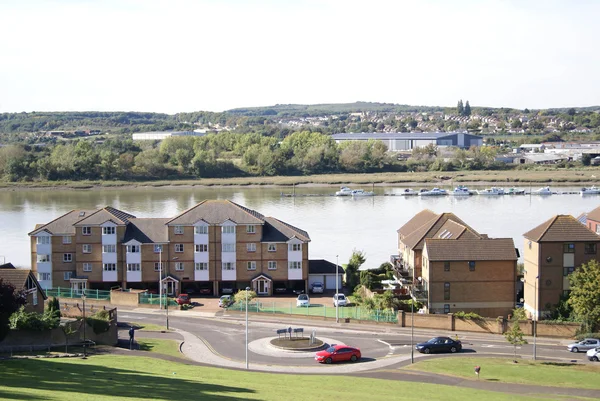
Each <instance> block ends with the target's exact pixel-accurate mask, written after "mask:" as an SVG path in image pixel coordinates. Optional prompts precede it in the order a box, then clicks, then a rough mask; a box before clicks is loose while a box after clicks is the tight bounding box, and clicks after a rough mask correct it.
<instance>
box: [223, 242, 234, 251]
mask: <svg viewBox="0 0 600 401" xmlns="http://www.w3.org/2000/svg"><path fill="white" fill-rule="evenodd" d="M221 251H223V252H235V244H227V243H224V244H221Z"/></svg>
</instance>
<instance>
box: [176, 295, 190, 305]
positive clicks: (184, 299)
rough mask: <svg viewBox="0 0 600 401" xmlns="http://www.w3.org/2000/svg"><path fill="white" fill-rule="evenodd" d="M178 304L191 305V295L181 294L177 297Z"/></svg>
mask: <svg viewBox="0 0 600 401" xmlns="http://www.w3.org/2000/svg"><path fill="white" fill-rule="evenodd" d="M175 301H176V302H177V305H189V304H190V303H191V299H190V296H189V295H188V294H179V295H178V296H177V298H175Z"/></svg>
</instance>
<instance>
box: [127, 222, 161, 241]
mask: <svg viewBox="0 0 600 401" xmlns="http://www.w3.org/2000/svg"><path fill="white" fill-rule="evenodd" d="M169 220H171V219H161V218H141V219H138V218H135V219H131V220H129V224H127V229H126V230H125V236H124V239H123V242H124V243H126V242H129V241H131V240H136V241H139V242H141V243H142V244H153V243H165V242H169V232H168V228H167V226H166V224H167V222H168V221H169Z"/></svg>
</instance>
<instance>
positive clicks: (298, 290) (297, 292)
mask: <svg viewBox="0 0 600 401" xmlns="http://www.w3.org/2000/svg"><path fill="white" fill-rule="evenodd" d="M292 292H293V293H294V294H296V295H298V294H304V288H295V289H293V290H292Z"/></svg>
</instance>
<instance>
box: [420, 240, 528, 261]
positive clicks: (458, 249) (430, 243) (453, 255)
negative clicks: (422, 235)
mask: <svg viewBox="0 0 600 401" xmlns="http://www.w3.org/2000/svg"><path fill="white" fill-rule="evenodd" d="M425 247H426V248H427V257H428V259H429V260H431V261H448V262H450V261H462V260H464V261H483V260H517V259H518V258H517V252H516V251H515V244H514V242H513V240H512V238H493V239H459V240H456V241H448V240H443V239H433V238H427V239H426V240H425Z"/></svg>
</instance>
